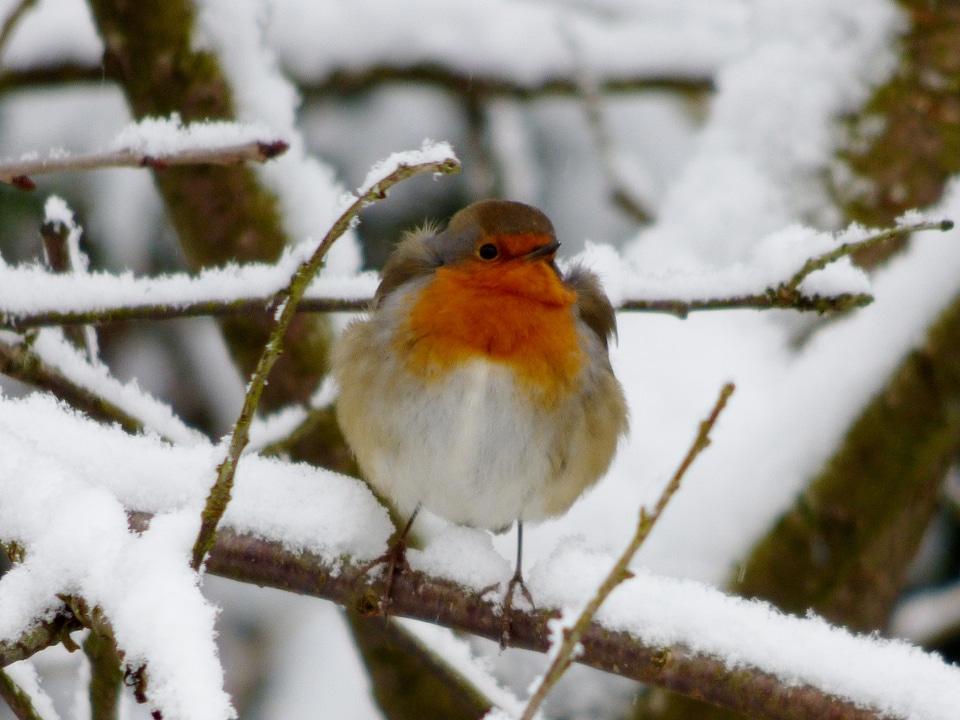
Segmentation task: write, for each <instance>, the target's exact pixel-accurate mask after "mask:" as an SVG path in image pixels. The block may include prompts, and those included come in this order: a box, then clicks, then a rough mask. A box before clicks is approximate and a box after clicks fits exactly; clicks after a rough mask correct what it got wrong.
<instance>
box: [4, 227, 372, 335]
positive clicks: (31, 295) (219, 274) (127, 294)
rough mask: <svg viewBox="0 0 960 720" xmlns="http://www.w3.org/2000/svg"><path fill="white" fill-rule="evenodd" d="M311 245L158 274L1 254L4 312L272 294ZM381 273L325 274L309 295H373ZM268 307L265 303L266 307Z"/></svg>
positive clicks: (267, 296)
mask: <svg viewBox="0 0 960 720" xmlns="http://www.w3.org/2000/svg"><path fill="white" fill-rule="evenodd" d="M313 249H314V248H313V247H312V244H302V245H301V246H297V247H295V248H293V249H290V250H287V251H286V252H285V253H284V255H283V256H282V257H281V258H280V260H278V261H277V263H276V264H273V265H267V264H263V263H246V264H244V265H237V264H233V263H230V264H227V265H224V266H222V267H219V268H209V269H206V270H203V271H201V272H200V273H198V274H196V275H191V274H188V273H171V274H169V275H162V276H158V277H153V278H146V277H137V276H135V275H134V274H133V273H131V272H125V273H119V274H115V273H105V272H92V273H89V274H85V275H59V274H53V273H50V272H48V271H46V270H45V269H43V268H41V267H39V266H37V265H22V266H10V265H7V264H5V263H4V262H3V260H2V259H0V313H4V314H9V315H11V316H14V317H15V316H17V315H19V314H32V313H42V312H56V311H63V310H66V311H68V312H69V311H73V312H89V311H97V310H104V309H109V308H117V307H143V306H145V305H170V306H173V307H179V306H181V305H186V304H189V303H198V302H231V301H234V300H245V299H257V298H260V299H264V300H266V301H267V302H269V300H270V298H271V297H272V296H273V295H274V294H275V293H277V292H279V291H280V290H282V289H283V288H284V287H286V286H287V285H288V284H289V283H290V278H291V277H292V276H293V273H294V272H296V269H297V267H298V266H299V264H300V263H301V262H302V261H303V260H305V259H306V256H305V253H307V252H310V251H312V250H313ZM376 287H377V276H376V273H370V272H368V273H361V274H358V275H350V276H347V275H322V276H320V277H318V278H316V279H314V281H313V282H312V283H311V285H310V287H309V288H308V290H307V292H306V294H305V297H307V298H315V299H340V298H342V299H348V300H365V299H369V298H371V297H373V293H374V291H375V290H376ZM264 309H266V306H265V307H264Z"/></svg>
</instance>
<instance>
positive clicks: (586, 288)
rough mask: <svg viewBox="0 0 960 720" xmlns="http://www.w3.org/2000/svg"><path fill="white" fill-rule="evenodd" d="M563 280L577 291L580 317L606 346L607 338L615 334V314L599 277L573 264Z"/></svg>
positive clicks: (614, 336)
mask: <svg viewBox="0 0 960 720" xmlns="http://www.w3.org/2000/svg"><path fill="white" fill-rule="evenodd" d="M564 282H566V284H567V285H569V286H570V287H572V288H573V289H574V290H576V291H577V312H578V313H580V319H581V320H583V322H584V323H586V325H587V327H588V328H590V329H591V330H593V332H594V333H596V335H597V337H598V338H600V341H601V342H602V343H603V346H604V347H607V346H608V342H609V339H610V338H611V337H613V338H616V336H617V315H616V313H615V312H614V310H613V305H611V304H610V301H609V300H608V299H607V296H606V295H605V294H604V293H603V288H602V287H601V286H600V280H599V278H598V277H597V276H596V275H594V274H593V273H592V272H590V271H589V270H587V269H586V268H583V267H580V266H575V267H573V268H572V269H571V270H570V272H568V273H567V276H566V277H565V278H564Z"/></svg>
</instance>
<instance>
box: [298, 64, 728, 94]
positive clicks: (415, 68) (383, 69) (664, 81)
mask: <svg viewBox="0 0 960 720" xmlns="http://www.w3.org/2000/svg"><path fill="white" fill-rule="evenodd" d="M397 83H421V84H425V85H434V86H436V87H440V88H444V89H447V90H450V91H452V92H455V93H457V94H460V95H465V96H488V97H510V98H515V99H517V100H532V99H535V98H540V97H547V96H556V95H561V96H569V97H579V96H580V92H581V89H580V86H579V83H578V82H577V81H576V79H574V78H569V77H554V78H547V79H545V80H542V81H540V82H538V83H530V84H524V83H520V82H517V81H516V80H513V79H512V78H508V77H497V76H491V75H487V76H483V75H474V74H470V73H464V72H459V71H457V70H451V69H450V68H447V67H445V66H443V65H440V64H438V63H418V64H415V65H409V66H407V67H393V66H387V65H380V66H376V67H371V68H364V69H361V70H343V69H341V70H335V71H333V72H332V73H330V74H329V75H327V76H326V77H325V78H323V79H321V80H318V81H312V80H310V79H308V78H299V84H300V87H301V88H303V90H304V92H305V93H306V94H308V95H317V96H328V95H351V94H355V93H361V92H365V91H368V90H372V89H375V88H378V87H381V86H383V85H390V84H397ZM597 89H598V90H599V92H602V93H628V92H640V91H644V90H662V91H667V92H679V93H683V94H702V93H708V92H712V91H713V80H712V78H707V77H679V76H677V75H670V74H668V73H662V74H657V73H650V74H645V75H644V74H638V75H622V76H614V75H611V76H607V77H600V78H598V79H597Z"/></svg>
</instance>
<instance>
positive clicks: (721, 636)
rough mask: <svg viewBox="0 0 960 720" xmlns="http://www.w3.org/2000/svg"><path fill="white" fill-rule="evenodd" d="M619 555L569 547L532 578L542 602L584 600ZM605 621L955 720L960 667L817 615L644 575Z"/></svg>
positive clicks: (931, 717) (920, 714)
mask: <svg viewBox="0 0 960 720" xmlns="http://www.w3.org/2000/svg"><path fill="white" fill-rule="evenodd" d="M613 563H614V558H613V557H609V556H605V555H603V554H601V553H598V552H597V551H595V550H591V549H589V548H586V547H584V546H583V544H582V542H580V541H570V542H565V543H561V544H560V545H559V546H558V547H557V548H556V549H555V551H554V553H553V554H552V556H551V557H550V558H549V559H547V560H546V561H545V562H544V563H542V564H541V565H539V566H538V567H535V568H534V569H533V571H532V572H531V573H530V576H529V580H528V587H529V588H530V590H531V592H532V593H533V594H534V598H535V599H536V600H537V601H538V604H539V603H540V602H542V603H544V604H545V605H546V606H550V607H560V606H564V605H572V604H574V603H582V602H584V601H585V600H586V599H587V598H588V597H589V595H590V594H591V593H592V592H593V590H594V588H595V587H596V586H598V585H599V584H600V582H601V580H602V579H603V577H604V575H605V574H606V573H607V572H608V570H609V568H610V567H612V565H613ZM597 619H598V621H599V622H600V623H602V624H603V626H604V627H606V628H608V629H610V630H613V631H623V632H629V633H631V634H633V635H634V636H636V637H637V638H639V639H641V640H642V641H643V642H644V643H647V644H649V645H652V646H657V647H669V646H672V645H677V644H679V645H683V646H685V647H687V648H689V649H690V650H692V651H694V652H698V653H704V654H707V655H710V656H713V657H718V658H722V659H723V661H724V662H725V663H726V664H727V666H728V667H731V668H737V667H744V666H753V667H760V668H763V669H764V670H765V671H767V672H770V673H772V674H774V675H776V676H777V677H779V678H780V679H781V680H782V681H783V682H784V683H785V684H787V685H791V686H796V685H801V684H809V685H812V686H814V687H817V688H820V689H821V690H823V691H824V692H826V693H830V694H834V695H837V696H839V697H842V698H848V699H851V700H853V701H855V702H857V703H858V704H861V705H866V706H870V707H872V708H875V709H876V710H878V711H879V712H880V713H881V714H882V715H889V716H892V717H899V718H924V720H938V719H939V718H943V719H944V720H946V719H947V718H953V717H955V716H956V708H957V707H958V703H960V669H958V668H956V667H954V666H951V665H949V664H947V663H945V662H944V661H943V660H942V659H940V658H939V657H938V656H937V655H935V654H932V653H927V652H924V651H923V650H921V649H920V648H918V647H916V646H913V645H910V644H909V643H906V642H904V641H898V640H887V639H883V638H879V637H876V636H867V635H853V634H850V633H849V632H847V631H845V630H843V629H840V628H836V627H831V626H830V625H829V624H828V623H826V622H825V621H823V620H821V619H819V618H816V617H813V616H811V617H807V618H798V617H795V616H790V615H785V614H783V613H781V612H779V611H777V610H776V609H774V608H772V607H771V606H769V605H767V604H765V603H762V602H759V601H751V600H744V599H742V598H737V597H733V596H728V595H724V594H722V593H720V592H718V591H716V590H714V589H713V588H710V587H708V586H705V585H701V584H699V583H696V582H693V581H690V580H679V579H672V578H666V577H660V576H656V575H653V574H651V573H649V572H647V571H644V570H640V571H638V572H637V576H636V577H635V578H633V579H631V580H628V581H627V582H625V583H623V584H622V585H621V586H619V587H618V588H617V589H616V590H615V591H614V592H613V594H612V595H611V596H610V598H609V599H608V600H607V602H606V603H605V604H604V605H603V606H602V607H601V609H600V611H599V613H598V616H597Z"/></svg>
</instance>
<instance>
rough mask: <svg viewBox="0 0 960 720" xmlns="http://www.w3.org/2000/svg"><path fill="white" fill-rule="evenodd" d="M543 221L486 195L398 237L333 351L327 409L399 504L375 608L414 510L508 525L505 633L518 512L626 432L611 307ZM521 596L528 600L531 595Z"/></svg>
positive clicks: (533, 516)
mask: <svg viewBox="0 0 960 720" xmlns="http://www.w3.org/2000/svg"><path fill="white" fill-rule="evenodd" d="M559 247H560V243H559V242H557V239H556V234H555V233H554V229H553V225H552V224H551V223H550V221H549V220H548V219H547V217H546V216H545V215H544V214H543V213H542V212H540V211H539V210H537V209H536V208H533V207H530V206H529V205H524V204H522V203H517V202H508V201H503V200H486V201H482V202H478V203H474V204H473V205H470V206H469V207H467V208H465V209H463V210H461V211H460V212H458V213H457V214H455V215H454V216H453V218H452V219H451V220H450V222H449V224H448V225H447V227H446V228H445V229H444V230H442V231H438V230H437V228H435V227H426V228H424V229H421V230H418V231H415V232H412V233H408V234H407V235H406V237H404V239H403V240H402V242H401V243H400V244H399V245H398V246H397V248H396V249H395V250H394V252H393V254H392V255H391V257H390V259H389V260H388V262H387V264H386V266H385V267H384V268H383V272H382V275H381V281H380V285H379V287H378V289H377V292H376V295H375V297H374V300H373V304H372V309H371V312H370V315H369V317H368V318H367V319H365V320H362V321H358V322H354V323H353V324H351V325H350V326H349V327H348V328H347V329H346V331H345V332H344V333H343V336H342V337H341V339H340V341H339V343H338V344H337V347H336V349H335V350H334V353H333V373H334V376H335V377H336V379H337V381H338V382H339V385H340V397H339V400H338V403H337V416H338V419H339V422H340V426H341V428H342V429H343V433H344V435H345V436H346V439H347V442H348V443H349V444H350V446H351V448H352V449H353V451H354V453H355V454H356V458H357V462H358V464H359V466H360V469H361V471H362V472H363V474H364V476H365V477H366V478H367V480H368V481H369V482H370V484H371V485H372V486H373V488H374V489H375V490H376V491H377V492H379V493H380V494H381V495H382V496H383V497H385V498H388V499H389V500H391V501H392V502H393V503H394V504H395V507H396V508H397V509H398V511H400V512H401V513H404V514H409V518H410V519H409V522H408V523H407V525H406V528H405V529H404V530H403V532H402V533H401V534H400V536H399V537H398V539H397V540H396V541H395V542H394V544H393V546H392V548H391V551H390V552H388V554H387V555H385V556H384V557H383V558H380V559H378V561H375V564H377V563H380V562H389V570H388V577H387V589H386V591H385V595H384V597H385V605H384V612H385V611H386V603H389V593H390V586H391V583H392V580H393V574H394V570H395V568H396V567H397V565H400V566H401V567H405V566H406V562H405V559H404V557H403V554H404V550H405V542H406V535H407V532H408V531H409V529H410V526H411V525H412V523H413V520H414V518H415V517H416V514H417V512H418V511H419V510H420V508H427V509H428V510H431V511H432V512H434V513H436V514H437V515H439V516H441V517H443V518H445V519H446V520H449V521H451V522H454V523H457V524H462V525H468V526H472V527H478V528H488V529H490V530H493V531H495V532H499V531H504V530H507V529H509V528H510V526H511V525H512V524H513V523H514V522H516V523H517V565H516V572H515V573H514V576H513V578H512V579H511V581H510V583H509V586H508V588H507V591H506V595H505V602H504V615H505V621H504V622H505V636H507V637H508V635H509V622H510V610H511V606H512V601H513V595H514V591H515V588H516V587H517V585H519V586H520V587H521V589H522V590H523V592H524V594H525V595H526V596H527V598H528V599H529V598H530V596H529V592H527V590H526V588H525V587H524V586H523V579H522V573H521V559H522V550H523V534H522V533H523V523H524V522H527V521H537V520H543V519H546V518H550V517H554V516H556V515H559V514H561V513H563V512H565V511H566V510H567V509H568V508H569V507H570V506H571V505H572V504H573V503H574V501H575V500H576V499H577V498H578V497H579V496H580V495H581V493H583V491H584V490H585V489H586V488H588V487H590V486H591V485H593V484H594V483H595V482H597V480H598V479H599V478H600V477H601V476H602V475H603V474H604V473H605V472H606V470H607V468H608V467H609V465H610V462H611V460H612V459H613V456H614V453H615V452H616V449H617V443H618V440H619V438H620V436H621V435H623V434H624V433H625V432H626V430H627V408H626V403H625V401H624V396H623V389H622V388H621V387H620V383H619V382H618V381H617V379H616V377H615V376H614V374H613V370H612V369H611V367H610V359H609V355H608V351H607V343H608V341H609V339H610V338H611V337H614V336H615V335H616V316H615V315H614V310H613V306H612V305H611V304H610V301H609V300H608V299H607V297H606V295H604V293H603V290H602V289H601V287H600V282H599V280H598V279H597V277H596V275H594V274H593V273H591V272H589V271H587V270H586V269H584V268H582V267H575V268H573V269H571V270H570V271H568V272H567V273H561V272H560V271H559V270H558V268H557V265H556V264H555V262H554V259H555V256H556V252H557V248H559ZM531 604H532V601H531Z"/></svg>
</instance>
